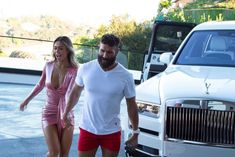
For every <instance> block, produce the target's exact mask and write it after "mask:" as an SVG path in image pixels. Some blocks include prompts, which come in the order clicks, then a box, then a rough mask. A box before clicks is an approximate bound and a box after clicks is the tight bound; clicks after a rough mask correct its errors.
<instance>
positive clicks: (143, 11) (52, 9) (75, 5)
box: [0, 0, 160, 25]
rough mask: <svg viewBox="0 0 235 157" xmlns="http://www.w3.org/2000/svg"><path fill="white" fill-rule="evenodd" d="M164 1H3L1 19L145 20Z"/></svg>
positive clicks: (93, 23)
mask: <svg viewBox="0 0 235 157" xmlns="http://www.w3.org/2000/svg"><path fill="white" fill-rule="evenodd" d="M159 1H160V0H1V1H0V19H5V18H9V17H20V16H39V15H52V16H56V17H59V18H60V19H62V20H67V21H70V22H73V23H74V24H77V25H79V24H87V25H100V24H102V23H107V22H108V21H109V20H110V19H111V17H112V15H115V16H120V15H125V14H128V15H129V16H130V18H131V19H134V20H136V21H137V22H141V21H144V20H151V19H152V18H153V17H155V16H156V14H157V9H158V3H159Z"/></svg>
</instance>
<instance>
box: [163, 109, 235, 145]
mask: <svg viewBox="0 0 235 157" xmlns="http://www.w3.org/2000/svg"><path fill="white" fill-rule="evenodd" d="M166 118H167V123H166V134H167V137H168V138H173V139H180V140H187V141H194V142H202V143H209V144H215V145H234V144H235V112H234V111H219V110H208V109H195V108H185V107H167V117H166Z"/></svg>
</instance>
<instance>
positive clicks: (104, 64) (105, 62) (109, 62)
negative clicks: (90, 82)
mask: <svg viewBox="0 0 235 157" xmlns="http://www.w3.org/2000/svg"><path fill="white" fill-rule="evenodd" d="M115 61H116V57H113V58H108V59H107V58H103V57H102V56H101V55H98V62H99V64H100V66H101V67H102V68H103V69H107V68H109V67H110V66H112V65H113V64H114V63H115Z"/></svg>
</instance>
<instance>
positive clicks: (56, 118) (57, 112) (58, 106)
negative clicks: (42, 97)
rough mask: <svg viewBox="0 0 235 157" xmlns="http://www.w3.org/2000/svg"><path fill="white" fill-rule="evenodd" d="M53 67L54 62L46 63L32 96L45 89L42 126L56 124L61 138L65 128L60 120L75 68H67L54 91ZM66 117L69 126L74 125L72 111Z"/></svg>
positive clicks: (73, 78) (75, 71) (73, 79)
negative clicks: (68, 119) (60, 82)
mask: <svg viewBox="0 0 235 157" xmlns="http://www.w3.org/2000/svg"><path fill="white" fill-rule="evenodd" d="M54 65H55V62H54V61H52V62H47V63H46V65H45V67H44V69H43V72H42V75H41V78H40V81H39V83H38V84H37V85H36V86H35V88H34V89H33V91H32V95H33V96H36V95H37V94H38V93H39V92H40V91H41V90H42V89H43V88H44V87H46V95H47V99H46V104H45V105H44V107H43V108H42V124H43V127H44V128H45V127H47V126H48V125H53V124H56V125H57V128H58V132H59V136H61V130H62V128H64V127H65V125H64V123H63V120H62V114H63V112H64V109H65V106H66V102H67V98H68V96H69V93H70V92H71V89H72V87H73V84H74V81H75V77H76V74H77V68H68V69H67V72H66V75H65V77H64V81H63V83H62V84H61V85H60V87H58V88H57V89H56V88H54V87H53V86H52V84H51V78H52V72H53V69H54ZM68 116H69V118H70V120H71V124H72V125H74V114H73V111H71V112H70V113H69V114H68Z"/></svg>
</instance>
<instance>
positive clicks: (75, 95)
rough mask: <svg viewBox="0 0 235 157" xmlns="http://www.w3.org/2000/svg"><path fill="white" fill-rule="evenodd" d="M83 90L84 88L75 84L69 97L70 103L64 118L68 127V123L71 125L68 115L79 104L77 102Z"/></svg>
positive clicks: (67, 105)
mask: <svg viewBox="0 0 235 157" xmlns="http://www.w3.org/2000/svg"><path fill="white" fill-rule="evenodd" d="M82 90H83V87H81V86H78V85H77V84H76V83H74V85H73V88H72V91H71V93H70V95H69V98H68V102H67V104H66V107H65V110H64V113H63V116H62V118H63V120H64V122H65V123H66V125H68V123H70V122H69V119H68V118H67V115H68V113H69V112H70V111H71V110H72V108H73V107H74V106H75V105H76V104H77V102H78V100H79V98H80V96H81V93H82Z"/></svg>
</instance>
